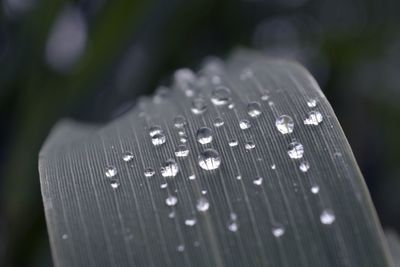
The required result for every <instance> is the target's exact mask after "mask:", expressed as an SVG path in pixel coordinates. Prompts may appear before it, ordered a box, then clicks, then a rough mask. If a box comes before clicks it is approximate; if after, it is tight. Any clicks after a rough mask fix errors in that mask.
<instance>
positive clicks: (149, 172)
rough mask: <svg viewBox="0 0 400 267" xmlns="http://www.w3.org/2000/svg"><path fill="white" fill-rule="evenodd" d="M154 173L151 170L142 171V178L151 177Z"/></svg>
mask: <svg viewBox="0 0 400 267" xmlns="http://www.w3.org/2000/svg"><path fill="white" fill-rule="evenodd" d="M154 174H156V172H155V171H154V170H153V169H152V168H147V169H145V170H144V176H146V177H152V176H153V175H154Z"/></svg>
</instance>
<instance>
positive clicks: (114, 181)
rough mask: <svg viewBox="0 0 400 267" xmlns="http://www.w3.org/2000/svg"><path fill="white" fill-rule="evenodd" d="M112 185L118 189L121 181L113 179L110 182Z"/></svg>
mask: <svg viewBox="0 0 400 267" xmlns="http://www.w3.org/2000/svg"><path fill="white" fill-rule="evenodd" d="M110 185H111V187H112V188H113V189H117V188H118V187H119V181H118V180H117V179H112V180H111V181H110Z"/></svg>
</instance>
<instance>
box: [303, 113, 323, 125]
mask: <svg viewBox="0 0 400 267" xmlns="http://www.w3.org/2000/svg"><path fill="white" fill-rule="evenodd" d="M322 120H323V117H322V114H321V113H320V112H319V111H315V110H313V111H310V112H308V114H307V118H306V119H305V120H304V121H303V122H304V124H305V125H318V124H320V123H321V122H322Z"/></svg>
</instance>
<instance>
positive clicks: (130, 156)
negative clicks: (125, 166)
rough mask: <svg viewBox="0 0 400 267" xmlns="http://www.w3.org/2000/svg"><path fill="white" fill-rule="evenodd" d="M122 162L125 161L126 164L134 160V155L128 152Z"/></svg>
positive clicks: (123, 156)
mask: <svg viewBox="0 0 400 267" xmlns="http://www.w3.org/2000/svg"><path fill="white" fill-rule="evenodd" d="M122 160H123V161H126V162H128V161H131V160H133V153H132V152H130V151H126V152H125V153H124V154H123V155H122Z"/></svg>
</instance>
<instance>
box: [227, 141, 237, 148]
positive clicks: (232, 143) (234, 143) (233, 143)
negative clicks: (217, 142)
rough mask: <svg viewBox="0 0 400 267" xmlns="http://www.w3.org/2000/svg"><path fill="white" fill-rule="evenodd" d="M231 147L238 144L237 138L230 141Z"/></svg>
mask: <svg viewBox="0 0 400 267" xmlns="http://www.w3.org/2000/svg"><path fill="white" fill-rule="evenodd" d="M228 144H229V146H230V147H234V146H237V145H238V141H237V140H236V139H231V140H229V141H228Z"/></svg>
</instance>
